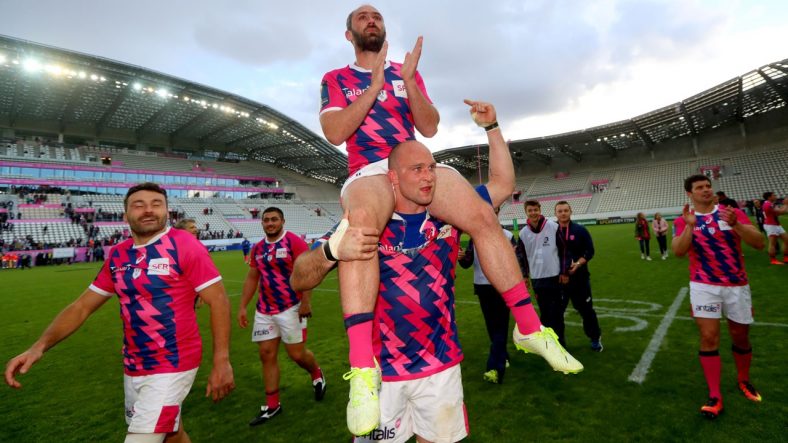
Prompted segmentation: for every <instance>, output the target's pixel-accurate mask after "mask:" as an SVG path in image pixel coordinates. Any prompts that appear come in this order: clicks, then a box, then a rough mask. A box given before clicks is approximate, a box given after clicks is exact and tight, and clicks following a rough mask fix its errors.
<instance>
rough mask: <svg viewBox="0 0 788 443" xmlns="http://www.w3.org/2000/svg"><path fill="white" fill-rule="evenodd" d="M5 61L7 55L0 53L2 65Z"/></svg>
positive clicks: (0, 63)
mask: <svg viewBox="0 0 788 443" xmlns="http://www.w3.org/2000/svg"><path fill="white" fill-rule="evenodd" d="M5 62H6V58H5V55H3V54H0V65H2V64H3V63H5Z"/></svg>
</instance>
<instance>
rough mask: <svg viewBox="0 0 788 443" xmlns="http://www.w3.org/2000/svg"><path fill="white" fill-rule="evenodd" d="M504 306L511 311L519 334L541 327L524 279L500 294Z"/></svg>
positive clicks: (534, 330)
mask: <svg viewBox="0 0 788 443" xmlns="http://www.w3.org/2000/svg"><path fill="white" fill-rule="evenodd" d="M501 297H503V301H504V302H506V306H508V307H509V310H511V311H512V316H514V321H515V322H516V323H517V329H518V330H519V331H520V333H521V334H524V335H528V334H532V333H534V332H537V331H539V330H540V329H541V326H542V322H541V321H539V316H538V315H536V310H534V305H533V303H531V296H530V295H528V289H527V288H526V287H525V281H521V282H520V283H518V284H517V285H515V286H514V287H513V288H511V289H509V290H507V291H505V292H504V293H503V294H501Z"/></svg>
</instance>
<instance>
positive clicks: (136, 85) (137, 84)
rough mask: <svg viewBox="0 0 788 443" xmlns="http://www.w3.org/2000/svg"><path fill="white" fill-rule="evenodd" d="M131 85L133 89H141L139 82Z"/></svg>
mask: <svg viewBox="0 0 788 443" xmlns="http://www.w3.org/2000/svg"><path fill="white" fill-rule="evenodd" d="M132 87H133V88H134V90H135V91H139V90H140V89H142V85H141V84H139V83H134V86H132Z"/></svg>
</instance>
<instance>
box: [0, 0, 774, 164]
mask: <svg viewBox="0 0 788 443" xmlns="http://www.w3.org/2000/svg"><path fill="white" fill-rule="evenodd" d="M360 4H362V2H358V1H345V0H338V1H302V0H288V1H282V0H279V1H262V0H256V1H253V0H232V1H229V0H228V1H219V0H213V1H207V0H190V1H187V0H157V1H150V0H136V1H133V2H129V1H124V2H121V1H117V0H103V1H99V0H96V1H87V0H69V1H64V0H25V1H20V0H0V11H2V13H3V20H2V23H3V24H2V27H0V33H2V34H6V35H10V36H12V37H16V38H23V39H27V40H31V41H34V42H39V43H44V44H47V45H52V46H57V47H61V48H65V49H70V50H76V51H79V52H84V53H87V54H92V55H99V56H103V57H107V58H110V59H114V60H118V61H121V62H125V63H131V64H134V65H139V66H142V67H145V68H148V69H153V70H156V71H160V72H162V73H165V74H170V75H174V76H177V77H181V78H184V79H187V80H190V81H194V82H197V83H202V84H205V85H208V86H212V87H215V88H219V89H222V90H226V91H229V92H232V93H235V94H238V95H242V96H245V97H248V98H250V99H253V100H256V101H259V102H262V103H264V104H266V105H269V106H272V107H274V108H276V109H278V110H279V111H281V112H283V113H285V114H286V115H288V116H290V117H291V118H293V119H295V120H298V121H299V122H301V123H302V124H303V125H305V126H306V127H308V128H310V129H311V130H313V131H315V132H316V133H318V134H322V132H321V131H320V126H319V122H318V102H319V100H318V99H319V86H320V79H321V78H322V76H323V74H324V73H325V72H326V71H328V70H331V69H334V68H338V67H341V66H344V65H347V64H348V63H351V62H352V61H353V60H354V54H353V49H352V47H351V45H350V43H348V42H347V41H346V40H345V38H344V30H345V18H346V16H347V14H348V12H349V11H350V10H352V9H354V8H355V7H356V6H358V5H360ZM373 5H375V6H376V7H377V8H378V9H379V10H380V11H381V13H382V14H383V17H384V19H385V22H386V27H387V32H388V40H389V44H390V48H389V58H390V59H392V60H395V61H402V58H403V57H404V54H405V52H406V51H408V50H410V49H411V48H412V46H413V44H414V42H415V40H416V38H417V37H418V36H419V35H423V36H424V50H423V54H422V59H421V63H420V64H419V70H420V72H421V74H422V76H423V77H424V79H425V82H426V84H427V89H428V92H429V94H430V96H431V98H432V100H433V101H434V103H435V105H436V106H437V108H438V110H439V111H440V113H441V125H440V128H439V131H438V135H436V136H435V137H434V138H433V139H431V140H429V141H427V145H428V146H429V147H430V148H431V149H432V150H434V151H437V150H442V149H446V148H452V147H457V146H465V145H468V144H473V143H480V142H484V140H485V137H484V136H483V133H482V132H481V130H480V129H478V128H475V127H474V126H473V124H472V123H471V122H470V118H469V117H468V116H467V114H466V111H465V109H464V108H465V105H463V103H462V99H463V98H466V97H467V98H474V99H481V100H487V101H491V102H493V103H494V104H495V105H496V107H497V108H498V110H499V121H500V123H501V126H502V128H503V130H504V135H505V137H506V138H507V139H521V138H530V137H538V136H546V135H552V134H556V133H561V132H568V131H573V130H580V129H584V128H588V127H592V126H597V125H600V124H605V123H610V122H614V121H618V120H622V119H627V118H631V117H634V116H637V115H640V114H642V113H645V112H648V111H651V110H654V109H657V108H659V107H662V106H666V105H669V104H672V103H675V102H678V101H680V100H682V99H685V98H688V97H690V96H692V95H694V94H696V93H699V92H701V91H703V90H705V89H708V88H710V87H712V86H715V85H717V84H719V83H721V82H723V81H726V80H728V79H731V78H733V77H736V76H739V75H741V74H744V73H746V72H748V71H750V70H752V69H755V68H757V67H760V66H762V65H764V64H767V63H771V62H774V61H778V60H782V59H785V58H788V44H787V43H786V42H788V25H786V23H788V1H785V0H774V1H756V0H752V1H745V0H740V1H736V0H709V1H704V0H645V1H634V0H633V1H623V0H600V1H597V0H576V1H558V0H543V1H528V0H526V1H491V2H480V1H478V0H476V1H469V0H454V1H419V2H417V1H410V0H399V1H396V2H393V1H378V2H375V3H373Z"/></svg>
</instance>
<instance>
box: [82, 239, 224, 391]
mask: <svg viewBox="0 0 788 443" xmlns="http://www.w3.org/2000/svg"><path fill="white" fill-rule="evenodd" d="M221 279H222V277H221V275H219V271H218V270H217V269H216V266H214V264H213V261H211V257H210V256H209V255H208V251H207V250H206V249H205V247H204V246H203V245H202V243H200V242H199V241H198V240H197V239H195V238H194V236H193V235H191V234H190V233H188V232H186V231H183V230H180V229H170V228H167V230H166V231H164V232H163V233H162V234H160V235H158V236H157V237H154V238H153V239H152V240H151V241H150V242H148V243H147V244H145V245H141V246H135V245H134V241H133V240H132V239H128V240H126V241H124V242H121V243H119V244H117V245H115V246H113V247H112V249H110V251H109V255H108V257H107V260H106V261H105V262H104V266H102V267H101V270H100V271H99V273H98V275H97V276H96V279H95V280H94V281H93V283H92V284H91V285H90V289H91V290H93V291H95V292H97V293H99V294H102V295H104V296H112V295H113V294H117V295H118V301H119V302H120V318H121V319H122V320H123V365H124V368H125V373H126V374H127V375H130V376H140V375H151V374H164V373H171V372H182V371H188V370H191V369H194V368H196V367H198V366H199V365H200V359H201V357H202V340H201V339H200V331H199V329H198V327H197V316H196V314H195V312H194V304H195V302H196V301H197V293H198V292H199V291H202V290H203V289H205V288H207V287H208V286H211V285H212V284H214V283H216V282H218V281H219V280H221Z"/></svg>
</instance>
